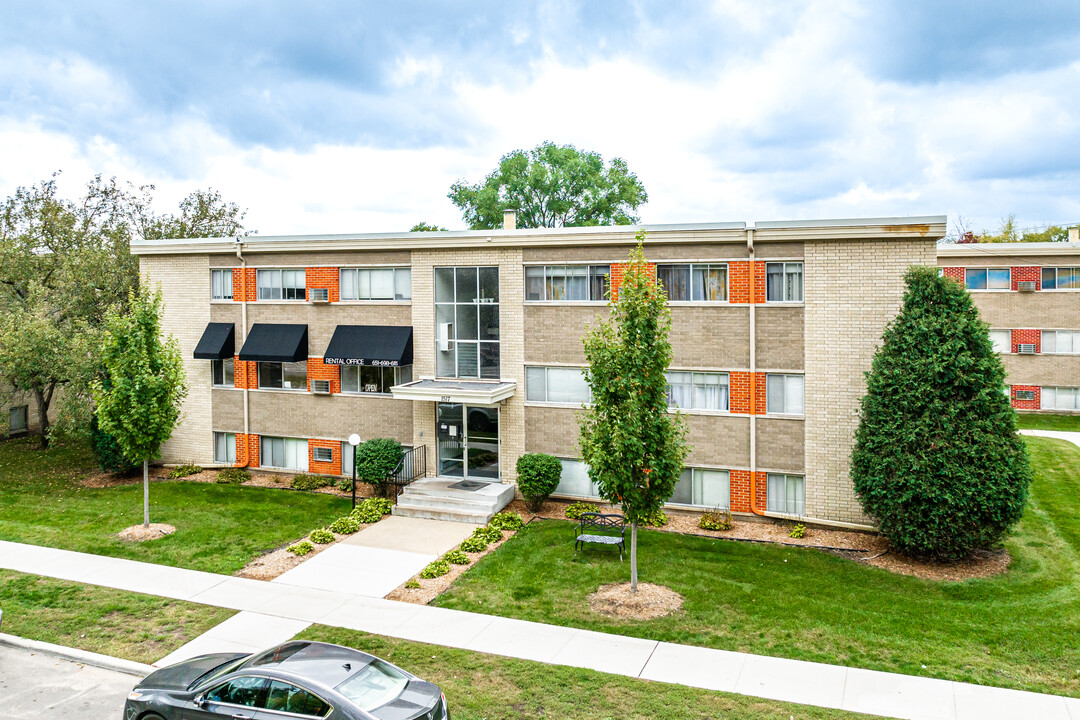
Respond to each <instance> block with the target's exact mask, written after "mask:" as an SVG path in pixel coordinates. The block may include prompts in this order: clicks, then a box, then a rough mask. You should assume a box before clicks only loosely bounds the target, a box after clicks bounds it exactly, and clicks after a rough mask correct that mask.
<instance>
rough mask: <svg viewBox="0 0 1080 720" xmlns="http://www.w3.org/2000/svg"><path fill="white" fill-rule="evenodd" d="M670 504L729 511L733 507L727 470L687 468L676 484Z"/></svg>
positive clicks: (669, 500)
mask: <svg viewBox="0 0 1080 720" xmlns="http://www.w3.org/2000/svg"><path fill="white" fill-rule="evenodd" d="M668 502H669V503H673V504H676V505H691V506H693V507H700V508H718V509H720V510H727V509H728V508H729V507H730V505H731V478H730V473H729V472H728V471H727V470H710V469H707V468H686V469H685V470H683V472H682V475H680V476H679V480H678V482H676V483H675V491H674V492H673V493H672V495H671V497H670V498H668Z"/></svg>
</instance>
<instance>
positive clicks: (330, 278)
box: [304, 267, 341, 302]
mask: <svg viewBox="0 0 1080 720" xmlns="http://www.w3.org/2000/svg"><path fill="white" fill-rule="evenodd" d="M304 278H305V280H306V282H307V289H308V299H309V300H310V299H311V289H312V288H326V289H327V290H328V291H329V292H327V295H329V296H330V302H338V301H339V300H341V286H340V285H339V281H340V279H341V274H340V273H339V272H338V269H337V268H336V267H310V268H306V269H305V271H304Z"/></svg>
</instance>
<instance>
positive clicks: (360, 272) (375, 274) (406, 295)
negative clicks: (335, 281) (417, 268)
mask: <svg viewBox="0 0 1080 720" xmlns="http://www.w3.org/2000/svg"><path fill="white" fill-rule="evenodd" d="M340 292H341V299H342V300H411V299H412V270H411V269H410V268H407V267H406V268H344V269H342V270H341V282H340Z"/></svg>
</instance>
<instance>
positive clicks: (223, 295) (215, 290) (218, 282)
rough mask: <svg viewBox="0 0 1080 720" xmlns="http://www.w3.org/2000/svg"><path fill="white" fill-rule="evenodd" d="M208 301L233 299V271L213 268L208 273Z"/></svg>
mask: <svg viewBox="0 0 1080 720" xmlns="http://www.w3.org/2000/svg"><path fill="white" fill-rule="evenodd" d="M210 299H211V300H232V299H233V271H232V269H231V268H229V269H220V268H214V269H212V270H211V271H210Z"/></svg>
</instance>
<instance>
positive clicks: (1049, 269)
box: [938, 228, 1080, 413]
mask: <svg viewBox="0 0 1080 720" xmlns="http://www.w3.org/2000/svg"><path fill="white" fill-rule="evenodd" d="M1073 235H1075V228H1074V229H1073ZM1071 240H1072V241H1071V242H1067V243H960V244H956V245H941V246H940V247H939V248H938V265H939V266H940V267H942V268H943V273H944V274H945V276H946V277H949V278H952V279H954V280H956V281H957V282H960V283H963V284H964V285H965V287H967V288H968V290H969V291H970V292H971V296H972V298H973V299H974V301H975V305H976V306H977V307H978V308H979V312H980V313H981V314H982V316H983V319H984V320H985V321H986V322H987V323H988V324H989V325H990V337H991V339H992V340H993V341H994V345H995V347H996V348H997V350H998V352H1000V353H1001V359H1002V361H1003V362H1004V364H1005V370H1006V372H1007V377H1006V382H1007V383H1008V393H1009V397H1010V398H1011V399H1012V406H1013V407H1014V408H1016V409H1017V410H1019V411H1021V412H1028V411H1040V412H1052V413H1077V412H1080V242H1076V238H1075V237H1073V238H1071Z"/></svg>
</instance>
